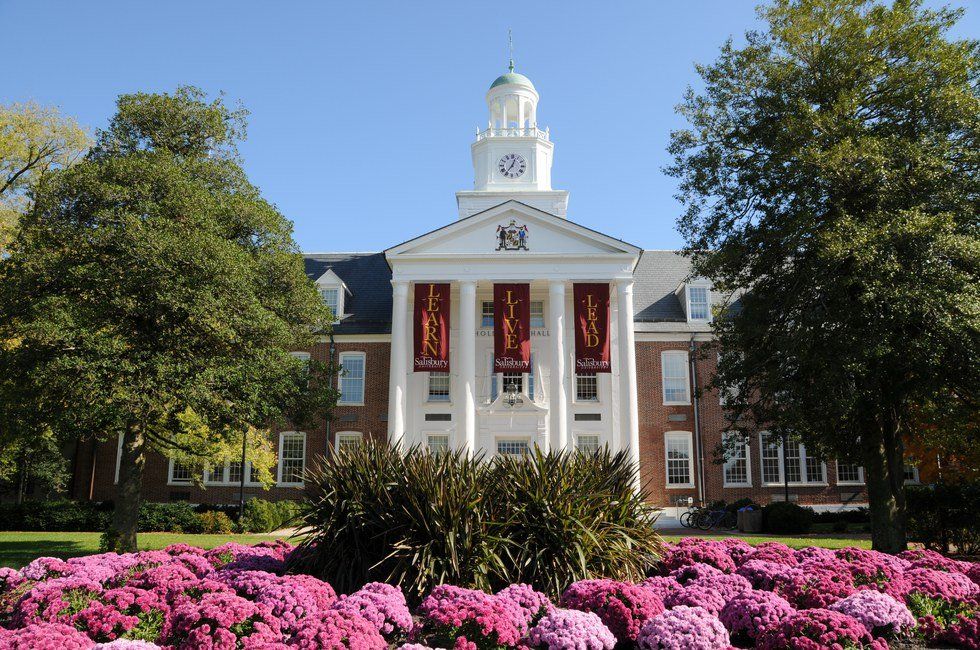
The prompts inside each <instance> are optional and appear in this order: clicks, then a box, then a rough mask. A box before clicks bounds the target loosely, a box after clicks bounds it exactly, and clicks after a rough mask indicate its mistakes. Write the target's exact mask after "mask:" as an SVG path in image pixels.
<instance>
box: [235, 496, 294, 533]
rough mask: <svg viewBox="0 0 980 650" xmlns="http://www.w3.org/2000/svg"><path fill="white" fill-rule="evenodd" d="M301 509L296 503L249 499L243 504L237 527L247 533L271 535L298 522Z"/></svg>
mask: <svg viewBox="0 0 980 650" xmlns="http://www.w3.org/2000/svg"><path fill="white" fill-rule="evenodd" d="M301 507H302V506H300V504H299V503H297V502H296V501H288V500H287V501H267V500H265V499H249V500H248V501H246V502H245V512H244V514H243V515H242V519H241V521H240V522H239V526H240V527H241V529H242V531H244V532H247V533H271V532H274V531H277V530H282V529H283V528H289V527H291V526H293V525H295V524H296V523H297V522H298V520H299V516H300V512H301Z"/></svg>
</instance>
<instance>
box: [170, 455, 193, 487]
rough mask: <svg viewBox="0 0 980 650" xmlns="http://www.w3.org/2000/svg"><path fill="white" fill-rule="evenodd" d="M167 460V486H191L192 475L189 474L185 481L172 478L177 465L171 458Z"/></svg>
mask: <svg viewBox="0 0 980 650" xmlns="http://www.w3.org/2000/svg"><path fill="white" fill-rule="evenodd" d="M168 460H169V463H168V464H167V485H192V484H193V483H194V478H193V477H194V475H193V473H191V475H190V476H189V477H188V478H187V479H186V480H184V479H176V478H174V469H175V468H176V466H177V463H175V462H174V459H173V458H170V459H168Z"/></svg>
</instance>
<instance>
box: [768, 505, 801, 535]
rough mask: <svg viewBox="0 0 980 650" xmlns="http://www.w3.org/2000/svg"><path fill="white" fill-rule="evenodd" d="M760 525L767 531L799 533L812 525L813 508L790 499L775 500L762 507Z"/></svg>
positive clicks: (789, 533) (784, 533)
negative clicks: (805, 506)
mask: <svg viewBox="0 0 980 650" xmlns="http://www.w3.org/2000/svg"><path fill="white" fill-rule="evenodd" d="M762 526H763V528H764V530H765V531H766V532H767V533H777V534H783V535H800V534H803V533H808V532H810V527H811V526H813V509H812V508H804V507H803V506H800V505H797V504H795V503H793V502H791V501H777V502H775V503H770V504H769V505H767V506H766V507H765V508H763V509H762Z"/></svg>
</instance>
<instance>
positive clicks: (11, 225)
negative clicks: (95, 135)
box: [0, 102, 91, 255]
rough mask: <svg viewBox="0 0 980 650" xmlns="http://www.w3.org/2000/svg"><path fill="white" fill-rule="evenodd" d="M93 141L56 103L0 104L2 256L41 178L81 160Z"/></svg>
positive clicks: (0, 220) (0, 239)
mask: <svg viewBox="0 0 980 650" xmlns="http://www.w3.org/2000/svg"><path fill="white" fill-rule="evenodd" d="M90 144H91V140H90V138H89V136H88V133H86V132H85V130H84V129H83V128H81V127H80V126H78V123H77V122H75V120H74V119H72V118H70V117H66V116H64V115H62V114H61V113H60V112H59V111H58V110H57V109H55V108H50V107H45V106H40V105H38V104H36V103H34V102H27V103H23V104H7V105H3V104H0V255H3V254H4V251H5V249H6V246H7V244H8V243H9V242H10V240H11V239H12V238H13V236H14V233H15V232H16V230H17V224H18V222H19V220H20V215H22V214H23V213H24V212H26V211H27V208H28V206H29V205H30V192H31V190H32V189H33V188H34V187H35V186H36V185H37V183H38V182H39V180H40V179H41V178H42V177H43V176H44V175H45V174H46V173H47V172H49V171H51V170H54V169H63V168H65V167H67V166H69V165H71V164H72V163H74V162H75V161H77V160H78V159H79V158H81V157H82V154H84V153H85V151H86V150H87V149H88V147H89V145H90Z"/></svg>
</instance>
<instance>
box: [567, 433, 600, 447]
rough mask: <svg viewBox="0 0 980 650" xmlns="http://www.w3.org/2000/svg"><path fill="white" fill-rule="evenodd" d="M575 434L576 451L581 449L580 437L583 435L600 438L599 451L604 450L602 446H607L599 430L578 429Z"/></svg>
mask: <svg viewBox="0 0 980 650" xmlns="http://www.w3.org/2000/svg"><path fill="white" fill-rule="evenodd" d="M573 435H574V438H575V451H579V439H580V438H583V437H588V438H598V439H599V449H598V451H602V448H603V447H605V446H606V445H605V443H604V442H603V441H602V434H601V433H599V432H598V431H578V432H575V433H574V434H573Z"/></svg>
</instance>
